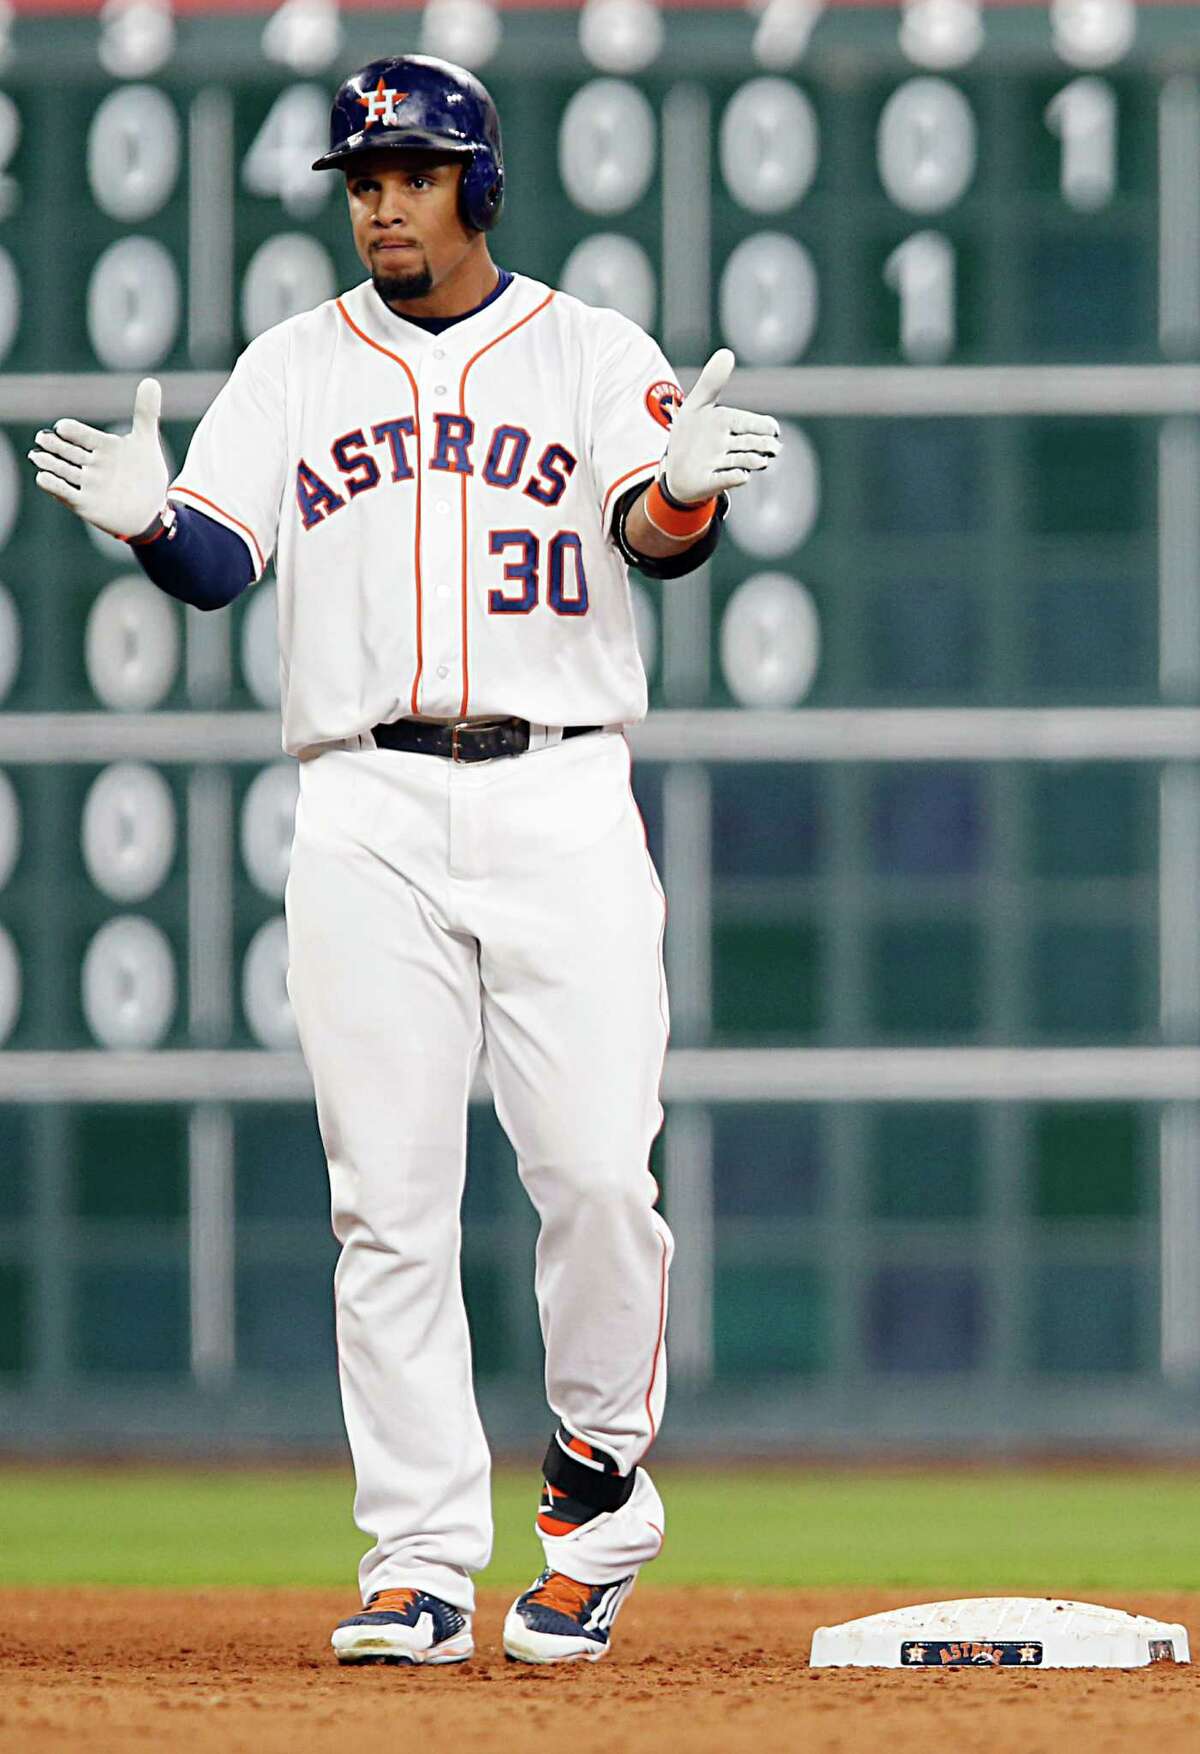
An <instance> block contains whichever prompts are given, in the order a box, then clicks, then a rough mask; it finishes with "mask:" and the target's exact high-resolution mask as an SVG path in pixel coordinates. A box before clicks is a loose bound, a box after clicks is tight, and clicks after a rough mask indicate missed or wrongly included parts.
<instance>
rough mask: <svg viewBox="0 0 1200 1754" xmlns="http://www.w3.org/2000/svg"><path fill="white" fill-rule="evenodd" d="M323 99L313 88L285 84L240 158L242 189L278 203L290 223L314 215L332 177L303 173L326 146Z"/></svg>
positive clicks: (326, 119) (326, 101)
mask: <svg viewBox="0 0 1200 1754" xmlns="http://www.w3.org/2000/svg"><path fill="white" fill-rule="evenodd" d="M328 135H329V98H328V96H327V94H326V93H325V92H324V91H322V89H321V87H320V86H319V85H289V86H288V87H287V89H286V90H285V91H282V92H280V94H279V96H278V97H277V98H276V99H275V102H274V103H273V104H272V105H271V107H270V109H269V110H268V111H267V114H266V118H265V119H264V121H263V125H262V127H261V128H260V129H259V130H258V133H257V134H256V135H255V136H254V139H253V140H252V141H251V143H250V147H249V150H248V151H247V153H246V156H245V158H244V159H243V160H242V186H243V187H244V188H245V189H247V190H248V191H249V193H250V194H251V195H259V196H262V197H263V198H264V199H265V200H269V201H278V202H280V204H281V205H282V206H283V207H284V209H285V210H286V211H287V212H288V213H290V214H291V215H292V217H293V218H295V219H305V218H308V217H310V216H311V215H312V214H314V213H318V212H319V211H320V209H321V208H322V207H323V206H324V205H325V203H326V201H328V199H329V191H330V189H331V188H332V187H333V178H331V177H319V176H314V175H313V173H312V172H311V171H310V170H309V168H308V167H309V165H310V164H312V162H313V160H314V159H316V158H319V157H320V156H321V154H322V153H323V152H324V151H325V149H326V147H327V146H328V144H329V138H328Z"/></svg>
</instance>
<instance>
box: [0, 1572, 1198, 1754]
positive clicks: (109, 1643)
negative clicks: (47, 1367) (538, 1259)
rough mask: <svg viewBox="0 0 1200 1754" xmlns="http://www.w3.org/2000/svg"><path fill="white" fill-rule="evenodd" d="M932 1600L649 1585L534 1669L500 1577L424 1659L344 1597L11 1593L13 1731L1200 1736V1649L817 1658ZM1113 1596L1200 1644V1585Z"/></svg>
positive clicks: (197, 1736) (1033, 1745) (348, 1737)
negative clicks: (919, 1660)
mask: <svg viewBox="0 0 1200 1754" xmlns="http://www.w3.org/2000/svg"><path fill="white" fill-rule="evenodd" d="M946 1593H947V1594H952V1593H953V1592H949V1591H948V1592H946ZM911 1599H912V1596H911V1593H910V1594H908V1595H905V1594H904V1593H895V1592H892V1593H888V1594H883V1593H879V1592H876V1593H874V1594H872V1593H870V1592H866V1591H861V1592H854V1593H853V1594H844V1593H837V1594H835V1593H833V1592H799V1593H796V1594H788V1595H782V1594H779V1595H775V1594H762V1593H750V1592H743V1591H732V1592H731V1591H728V1590H693V1591H662V1590H657V1591H656V1590H652V1589H643V1590H642V1591H640V1592H639V1593H637V1594H635V1595H634V1597H633V1598H632V1600H631V1601H630V1603H629V1605H628V1607H627V1608H626V1609H625V1610H624V1612H623V1614H622V1616H621V1623H620V1628H619V1638H618V1641H617V1643H616V1645H615V1646H614V1650H613V1653H612V1654H611V1655H610V1656H609V1657H608V1658H606V1659H605V1661H604V1662H602V1663H599V1664H595V1665H592V1664H588V1665H586V1666H583V1667H571V1668H563V1669H533V1668H525V1667H523V1666H518V1665H515V1664H511V1663H505V1661H504V1660H503V1658H502V1656H501V1654H500V1620H501V1616H502V1613H503V1610H504V1608H505V1606H506V1605H507V1598H501V1597H499V1596H496V1595H494V1594H493V1595H488V1596H486V1597H485V1598H484V1600H483V1602H482V1605H481V1610H480V1613H479V1615H478V1617H477V1620H476V1638H477V1641H478V1644H479V1647H480V1648H479V1652H478V1654H477V1655H476V1657H475V1659H474V1660H473V1661H472V1662H470V1663H467V1664H465V1665H464V1666H462V1667H461V1668H453V1669H451V1668H446V1669H428V1670H420V1669H417V1670H411V1669H392V1668H386V1669H379V1668H370V1669H339V1668H338V1667H337V1665H336V1663H335V1662H334V1661H333V1659H332V1657H331V1656H330V1655H329V1654H328V1645H327V1640H328V1636H329V1628H330V1625H331V1624H332V1622H333V1621H334V1620H336V1619H337V1618H339V1617H340V1616H341V1615H343V1614H345V1613H347V1612H352V1611H353V1603H352V1602H351V1601H350V1600H349V1599H348V1598H347V1597H346V1596H344V1595H339V1596H331V1595H327V1594H323V1593H316V1592H282V1591H270V1590H263V1591H245V1590H242V1591H215V1590H214V1591H204V1592H202V1593H198V1594H196V1595H192V1596H178V1595H161V1594H151V1593H148V1592H134V1591H115V1590H107V1591H106V1590H90V1589H89V1590H56V1591H50V1590H41V1591H35V1590H9V1591H6V1592H2V1593H0V1613H2V1614H3V1628H4V1633H3V1640H2V1649H0V1747H3V1749H4V1750H5V1754H26V1751H27V1750H28V1751H29V1754H41V1751H43V1750H45V1751H46V1754H49V1751H50V1750H54V1754H60V1751H61V1750H62V1749H64V1748H70V1749H71V1750H72V1751H73V1754H74V1751H75V1750H78V1749H84V1750H92V1751H98V1750H116V1749H120V1750H125V1749H144V1748H147V1747H150V1748H169V1749H170V1750H172V1754H174V1751H175V1750H185V1751H188V1754H191V1751H199V1750H203V1751H205V1754H208V1751H210V1750H211V1751H214V1754H215V1751H217V1750H219V1751H220V1754H240V1751H242V1750H245V1751H246V1754H318V1751H319V1754H326V1751H328V1754H333V1751H334V1750H338V1754H343V1751H344V1750H347V1749H350V1750H361V1749H365V1748H369V1747H371V1746H378V1745H380V1739H381V1737H384V1736H386V1737H387V1738H388V1741H389V1743H390V1742H392V1739H393V1738H395V1743H394V1745H397V1746H406V1747H409V1748H429V1749H431V1750H441V1749H453V1750H470V1751H471V1754H474V1751H475V1750H497V1751H504V1754H507V1750H510V1749H512V1750H517V1749H520V1750H527V1749H530V1748H534V1747H537V1746H538V1745H539V1740H540V1742H541V1745H543V1746H554V1747H558V1748H563V1747H566V1748H580V1747H590V1748H611V1749H615V1750H618V1751H619V1754H651V1751H652V1750H653V1754H661V1751H662V1750H664V1749H667V1750H670V1749H671V1748H672V1747H675V1748H680V1747H684V1746H686V1747H687V1748H688V1751H689V1754H708V1751H710V1750H711V1751H713V1754H716V1751H717V1750H720V1754H739V1751H741V1750H746V1751H749V1750H753V1751H754V1754H775V1751H777V1750H778V1751H779V1754H783V1751H784V1750H787V1751H789V1754H790V1751H792V1750H796V1749H804V1750H805V1751H806V1754H807V1751H810V1750H811V1751H817V1754H832V1751H833V1750H842V1751H845V1754H859V1750H862V1751H863V1754H868V1751H874V1750H879V1749H886V1750H887V1754H917V1750H921V1751H922V1754H926V1751H927V1750H929V1749H931V1748H933V1749H954V1750H956V1751H958V1750H965V1751H976V1750H977V1751H979V1754H1018V1751H1019V1754H1043V1751H1044V1754H1073V1751H1074V1750H1076V1749H1087V1750H1088V1754H1105V1751H1107V1750H1112V1751H1114V1754H1115V1751H1116V1750H1122V1751H1125V1750H1128V1749H1130V1748H1135V1747H1140V1746H1144V1745H1146V1744H1147V1743H1148V1744H1150V1745H1151V1746H1152V1747H1153V1749H1154V1754H1183V1751H1184V1750H1185V1749H1186V1750H1188V1754H1195V1750H1196V1749H1197V1748H1200V1663H1194V1664H1192V1665H1191V1666H1190V1667H1187V1668H1184V1667H1178V1668H1176V1667H1169V1666H1166V1665H1164V1666H1162V1667H1158V1668H1154V1669H1148V1670H1145V1669H1144V1670H1135V1671H1132V1672H1129V1673H1116V1672H1113V1671H1107V1672H1104V1671H1087V1672H1077V1673H1074V1674H1071V1673H1063V1672H1061V1671H1060V1672H1058V1673H1045V1674H1036V1673H1031V1672H1029V1671H1024V1672H1017V1671H1012V1670H1007V1671H1003V1670H1000V1671H987V1672H984V1671H979V1670H961V1669H960V1670H946V1671H942V1672H939V1673H936V1674H913V1673H910V1672H907V1671H906V1672H902V1673H901V1672H881V1671H879V1670H874V1671H860V1672H857V1673H855V1672H848V1671H831V1670H810V1669H808V1668H807V1667H806V1664H807V1660H808V1647H809V1641H810V1639H811V1636H812V1630H813V1628H814V1626H817V1625H820V1624H821V1623H823V1622H826V1623H827V1622H832V1621H838V1620H845V1619H849V1618H851V1617H853V1616H854V1615H857V1614H865V1613H871V1612H873V1611H874V1610H876V1609H879V1608H883V1607H887V1606H889V1605H893V1604H896V1603H900V1602H903V1601H906V1600H909V1601H911ZM1113 1605H1114V1606H1118V1607H1125V1608H1131V1609H1136V1610H1139V1611H1141V1612H1145V1613H1151V1614H1154V1615H1156V1616H1158V1617H1160V1618H1162V1619H1167V1620H1181V1621H1183V1623H1184V1624H1185V1625H1186V1626H1187V1628H1188V1632H1189V1635H1190V1637H1191V1640H1192V1648H1193V1651H1195V1650H1196V1649H1197V1646H1200V1595H1195V1594H1192V1595H1153V1594H1148V1595H1146V1596H1142V1597H1139V1598H1138V1599H1137V1600H1136V1601H1134V1600H1131V1599H1129V1598H1122V1599H1119V1600H1117V1601H1115V1602H1114V1604H1113Z"/></svg>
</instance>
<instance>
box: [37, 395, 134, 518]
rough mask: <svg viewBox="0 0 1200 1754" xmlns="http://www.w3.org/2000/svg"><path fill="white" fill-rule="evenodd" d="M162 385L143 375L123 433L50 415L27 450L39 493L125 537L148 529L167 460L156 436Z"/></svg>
mask: <svg viewBox="0 0 1200 1754" xmlns="http://www.w3.org/2000/svg"><path fill="white" fill-rule="evenodd" d="M161 408H162V386H161V385H160V384H159V382H158V380H157V378H143V379H142V381H141V383H140V384H139V385H138V387H137V394H136V395H135V396H134V399H133V431H132V432H131V433H130V434H129V435H128V437H126V438H120V437H118V436H117V434H116V433H111V432H101V431H100V430H99V429H98V428H97V427H94V426H85V425H84V423H83V422H82V420H56V421H55V423H54V429H53V431H42V432H39V433H38V435H37V437H36V439H35V441H34V443H35V446H36V447H37V448H36V449H34V450H32V451H30V452H29V460H30V462H31V463H32V464H33V465H34V467H35V468H36V469H37V471H38V473H37V476H36V481H37V484H38V486H39V487H40V488H41V489H42V492H43V493H49V494H51V495H53V497H54V498H55V499H61V500H62V502H63V504H64V505H69V506H70V508H71V510H72V511H73V512H74V513H75V514H76V515H77V516H78V517H81V518H83V519H84V520H85V522H87V523H89V524H94V525H95V526H96V528H97V530H106V531H107V532H108V534H109V535H110V536H120V537H121V538H122V539H123V540H124V541H128V540H129V538H130V537H131V536H140V535H141V533H142V531H143V530H148V529H149V527H150V525H151V524H152V523H153V522H154V520H155V518H156V517H157V516H158V514H159V512H161V511H162V509H163V506H164V504H165V503H166V498H167V479H168V477H167V464H166V459H165V458H164V457H163V454H162V445H161V444H160V443H159V438H158V416H159V411H160V410H161Z"/></svg>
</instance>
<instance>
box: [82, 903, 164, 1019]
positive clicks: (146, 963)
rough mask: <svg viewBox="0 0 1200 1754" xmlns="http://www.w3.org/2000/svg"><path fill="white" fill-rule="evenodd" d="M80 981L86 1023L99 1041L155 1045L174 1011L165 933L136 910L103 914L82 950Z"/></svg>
mask: <svg viewBox="0 0 1200 1754" xmlns="http://www.w3.org/2000/svg"><path fill="white" fill-rule="evenodd" d="M81 987H82V998H83V1014H84V1017H85V1019H86V1021H87V1026H88V1028H89V1029H90V1030H91V1032H92V1034H93V1036H94V1037H95V1038H96V1040H97V1041H98V1042H99V1043H100V1044H101V1046H102V1047H108V1048H154V1047H157V1046H158V1045H159V1043H160V1042H161V1041H162V1039H163V1037H164V1036H165V1035H166V1033H167V1031H168V1029H169V1028H170V1027H171V1020H172V1018H173V1017H174V1015H175V957H174V954H173V952H172V950H171V945H170V941H169V939H168V938H167V935H166V933H165V932H164V931H163V930H162V928H161V927H159V926H156V925H155V924H154V922H153V921H152V920H147V919H144V918H143V917H142V916H141V915H138V914H123V915H121V916H120V917H119V918H117V919H115V920H108V921H107V922H106V923H105V924H104V925H103V926H101V928H100V930H99V931H98V932H97V933H96V935H95V937H94V938H93V939H92V941H91V943H90V944H89V945H88V947H87V950H86V952H85V953H84V958H83V973H82V981H81Z"/></svg>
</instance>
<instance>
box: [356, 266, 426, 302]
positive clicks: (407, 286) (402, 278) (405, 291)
mask: <svg viewBox="0 0 1200 1754" xmlns="http://www.w3.org/2000/svg"><path fill="white" fill-rule="evenodd" d="M371 279H372V280H373V281H374V283H375V290H376V292H377V293H378V294H379V296H380V298H381V299H382V300H383V302H384V304H385V305H397V304H407V303H409V302H410V300H412V299H417V298H424V297H425V296H426V294H427V293H430V292H432V291H433V275H432V274H431V273H430V272H429V263H428V262H427V261H426V260H425V258H424V256H422V257H421V266H420V267H419V268H414V269H413V271H412V273H411V274H384V273H381V272H380V270H379V269H378V268H377V267H373V268H372V269H371Z"/></svg>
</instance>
